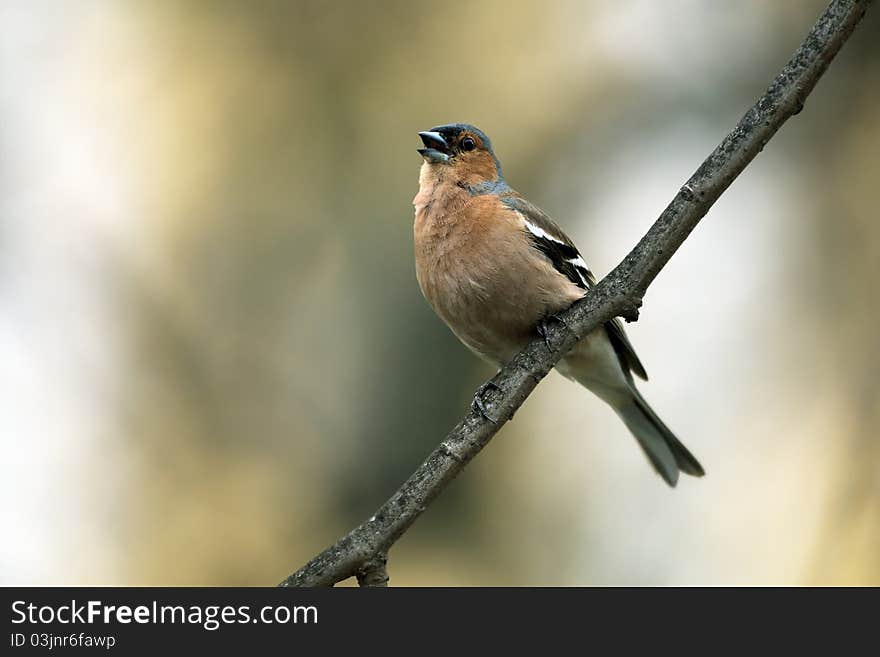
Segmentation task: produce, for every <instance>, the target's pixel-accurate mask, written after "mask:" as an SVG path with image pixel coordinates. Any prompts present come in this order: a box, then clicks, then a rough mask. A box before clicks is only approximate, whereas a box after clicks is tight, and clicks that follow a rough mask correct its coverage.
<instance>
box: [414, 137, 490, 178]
mask: <svg viewBox="0 0 880 657" xmlns="http://www.w3.org/2000/svg"><path fill="white" fill-rule="evenodd" d="M419 137H421V138H422V143H423V144H424V145H425V147H424V148H420V149H418V151H419V154H420V155H421V156H422V157H423V158H424V160H425V164H424V166H425V167H428V168H429V169H432V170H435V172H436V173H437V174H438V175H442V176H443V177H444V178H445V177H447V176H446V174H447V173H448V174H451V176H452V177H454V178H455V179H456V181H458V182H461V183H463V184H465V185H479V184H481V183H491V182H495V181H498V180H501V179H502V177H501V164H500V163H499V162H498V158H497V157H495V153H494V151H493V150H492V143H491V142H490V141H489V138H488V137H487V136H486V134H485V133H484V132H483V131H482V130H480V129H479V128H476V127H474V126H472V125H468V124H467V123H451V124H449V125H440V126H437V127H434V128H431V129H430V130H426V131H425V132H420V133H419Z"/></svg>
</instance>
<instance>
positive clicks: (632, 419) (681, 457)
mask: <svg viewBox="0 0 880 657" xmlns="http://www.w3.org/2000/svg"><path fill="white" fill-rule="evenodd" d="M630 387H631V389H632V397H631V398H630V399H629V400H628V401H626V402H624V403H622V404H616V405H615V409H614V410H616V411H617V414H618V415H619V416H620V418H621V419H622V420H623V421H624V423H625V424H626V426H627V428H629V430H630V431H631V432H632V434H633V435H634V436H635V437H636V440H638V441H639V445H641V447H642V449H643V450H644V451H645V455H646V456H647V457H648V460H649V461H650V462H651V465H653V466H654V469H655V470H657V472H658V473H659V474H660V476H661V477H663V479H664V480H665V481H666V483H667V484H669V485H670V486H675V484H676V483H677V482H678V473H679V471H681V472H684V473H687V474H689V475H693V476H695V477H702V476H703V475H704V474H705V472H704V471H703V466H701V465H700V463H699V461H697V459H696V458H694V455H693V454H691V453H690V452H689V451H688V448H687V447H685V446H684V445H682V444H681V441H680V440H679V439H678V438H676V437H675V434H673V433H672V432H671V431H670V430H669V427H667V426H666V425H665V424H663V421H662V420H661V419H660V418H659V417H657V414H656V413H655V412H654V411H653V409H652V408H651V407H650V406H648V402H646V401H645V399H644V397H642V395H641V393H639V391H638V390H636V389H635V386H630Z"/></svg>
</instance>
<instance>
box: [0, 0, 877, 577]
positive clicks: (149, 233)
mask: <svg viewBox="0 0 880 657" xmlns="http://www.w3.org/2000/svg"><path fill="white" fill-rule="evenodd" d="M824 5H825V2H824V1H823V0H809V1H808V0H785V1H780V2H773V3H769V2H760V1H759V0H750V1H742V2H732V1H731V2H723V3H720V2H711V1H709V0H703V1H697V0H675V1H674V2H669V3H656V2H651V1H650V0H639V1H632V0H631V1H628V2H619V3H606V2H574V1H572V2H554V3H545V2H538V1H534V2H525V1H523V2H517V3H515V4H510V3H508V2H504V1H502V0H497V1H494V0H489V1H482V2H479V3H473V2H464V1H460V2H459V1H450V2H446V3H444V5H443V7H442V8H438V5H437V4H436V3H430V2H411V1H409V0H400V1H386V2H382V3H364V2H356V1H354V0H352V1H349V2H334V3H325V2H318V1H298V2H258V3H242V2H214V3H202V2H174V3H170V2H166V3H145V2H134V1H131V2H117V1H115V0H93V1H89V2H78V3H59V2H54V1H45V0H31V1H28V2H23V1H22V2H15V1H13V2H4V3H3V4H2V6H0V81H2V82H0V154H2V155H0V363H2V367H0V398H2V400H3V401H2V413H0V439H2V450H3V454H2V464H0V493H2V507H0V523H2V526H3V534H4V540H3V541H2V542H0V583H2V584H156V585H171V584H180V585H184V584H191V585H245V584H248V585H272V584H275V583H277V582H278V581H280V580H281V579H283V578H284V577H285V576H286V575H288V574H289V573H290V572H292V571H293V570H295V569H296V568H298V567H299V566H301V565H302V564H303V563H305V562H306V561H307V560H308V559H309V558H311V557H312V556H313V555H314V554H315V553H317V552H318V551H320V550H321V549H323V548H324V547H326V546H327V545H328V544H330V543H332V542H333V541H335V540H336V539H337V538H338V537H339V536H340V535H341V534H343V533H344V532H345V531H347V530H348V529H349V528H351V527H352V526H353V525H355V524H356V523H359V522H360V521H361V520H363V519H365V518H366V517H368V516H369V515H370V514H371V513H372V512H373V510H374V509H375V508H377V507H378V506H379V505H380V504H381V503H382V502H383V501H384V500H385V499H386V498H387V497H388V496H389V495H390V494H391V493H392V492H393V490H394V489H395V488H396V487H397V486H398V485H399V484H400V483H401V482H402V481H403V479H404V478H406V477H407V476H408V475H409V474H410V472H411V471H412V470H413V469H415V467H416V466H417V465H418V464H419V463H420V462H421V461H422V459H423V458H424V457H425V456H426V455H427V454H428V452H429V451H430V450H431V449H432V448H433V447H434V446H436V444H437V443H438V442H439V441H440V440H441V439H442V437H443V436H444V435H445V433H446V431H447V430H448V429H449V428H451V427H452V426H453V425H454V424H455V422H456V421H457V420H458V419H459V418H460V417H461V416H462V415H463V413H464V412H465V411H466V409H467V408H468V404H469V401H470V399H471V396H472V394H473V391H474V389H475V388H476V387H477V386H478V385H479V383H481V382H482V381H483V380H485V379H486V378H488V377H489V376H491V374H492V370H491V369H490V368H489V367H488V366H486V365H484V364H482V363H481V362H480V361H478V360H477V359H476V358H475V357H473V356H472V355H471V354H470V353H469V352H467V351H466V350H465V348H464V347H462V346H461V345H460V344H459V343H458V341H457V340H456V339H455V338H454V337H453V336H452V334H451V333H450V332H449V331H448V330H447V329H446V328H445V326H444V325H443V324H442V323H441V322H440V321H439V320H438V319H437V318H435V316H434V315H433V313H432V312H431V311H430V309H429V308H428V306H427V304H426V303H425V302H424V300H423V299H422V297H421V295H420V292H419V289H418V286H417V283H416V279H415V274H414V268H413V254H412V218H413V210H412V205H411V201H412V197H413V196H414V195H415V193H416V190H417V187H418V183H417V179H418V169H419V165H420V159H419V157H418V155H417V154H416V152H415V149H416V148H417V147H419V146H420V143H419V140H418V138H417V136H416V132H417V131H419V130H425V129H427V128H430V127H431V126H433V125H436V124H439V123H447V122H454V121H466V122H472V123H474V124H476V125H478V126H479V127H481V128H482V129H484V130H485V131H486V132H487V133H488V134H489V135H490V136H491V137H492V139H493V142H494V144H495V147H496V151H497V153H498V155H499V157H500V159H501V161H502V163H503V164H504V168H505V173H506V176H507V179H508V181H509V182H510V183H511V184H512V185H513V186H514V187H515V188H517V189H518V190H519V191H521V192H522V193H524V194H525V195H526V196H527V197H529V198H530V199H532V200H533V201H535V202H536V203H537V204H538V205H540V206H542V207H543V208H544V209H545V210H546V211H547V212H548V213H550V214H551V215H552V216H554V217H555V218H557V220H558V221H559V222H560V223H561V224H562V225H563V226H564V227H565V228H566V229H567V230H568V232H569V233H570V234H571V236H572V237H573V238H574V240H575V242H576V243H577V244H578V245H579V246H580V248H581V251H582V252H583V254H584V256H585V258H586V259H587V261H588V262H589V263H590V265H591V267H592V269H593V270H594V271H595V272H596V273H597V275H599V276H601V275H603V274H604V273H606V272H607V271H608V270H609V269H611V268H612V267H613V266H614V265H615V264H617V262H619V261H620V259H621V258H622V257H623V256H624V255H625V254H626V253H627V252H628V250H629V249H630V248H631V247H632V246H633V245H634V244H635V243H636V241H637V240H638V238H639V237H640V236H641V235H642V234H643V233H644V232H645V231H646V230H647V229H648V227H649V226H650V224H651V223H652V222H653V221H654V219H655V218H656V217H657V216H658V215H659V213H660V212H661V211H662V209H663V208H664V207H665V206H666V204H667V203H668V202H669V200H670V199H671V198H672V196H673V194H674V193H675V191H676V190H677V189H678V187H679V186H680V185H681V184H682V183H683V182H684V181H685V180H686V179H687V178H688V176H689V175H690V174H691V173H692V172H693V171H694V170H695V168H696V167H697V165H698V164H699V163H700V162H701V161H702V159H703V158H704V157H705V156H706V155H707V154H708V153H709V152H710V151H711V150H712V148H714V146H715V145H716V144H717V143H718V142H719V141H720V140H721V138H722V137H723V136H724V135H725V134H726V132H727V131H728V130H729V129H730V128H732V127H733V125H734V124H735V122H736V121H737V120H738V119H739V118H740V116H741V115H742V114H743V113H744V111H745V110H746V109H747V108H748V107H749V106H750V105H751V104H752V103H753V102H754V100H755V99H756V98H757V97H758V96H759V95H760V94H761V93H762V92H763V90H764V89H765V87H766V85H767V84H768V83H769V81H770V80H771V79H772V78H773V76H775V74H776V73H777V72H778V70H779V69H780V68H781V67H782V66H783V65H784V63H785V62H786V61H787V59H788V57H789V56H790V54H791V53H792V52H793V51H794V49H795V48H796V47H797V45H798V44H799V43H800V41H801V39H802V38H803V36H804V35H805V34H806V32H807V31H808V29H809V27H810V26H811V25H812V24H813V22H814V21H815V19H816V17H817V16H818V15H819V13H820V12H821V10H822V9H823V7H824ZM878 10H880V8H877V7H875V8H874V10H873V11H872V12H869V13H868V16H867V17H866V19H865V20H864V22H863V23H862V24H861V26H860V27H859V28H858V30H857V31H856V33H855V34H854V36H853V38H852V39H851V41H850V42H849V43H847V44H846V46H845V48H844V49H843V51H842V52H841V54H840V56H839V57H838V59H837V60H836V61H835V62H834V64H833V65H832V67H831V69H830V71H829V73H828V75H827V76H826V77H825V78H823V79H822V80H821V81H820V83H819V85H818V87H817V89H816V90H815V92H814V93H813V94H812V95H811V96H810V98H809V99H808V101H807V104H806V107H805V111H804V112H803V113H802V114H800V115H799V116H797V117H796V118H794V119H793V120H792V121H791V122H790V123H789V124H787V125H786V126H785V127H784V128H783V129H782V131H781V132H780V133H779V134H778V135H777V136H776V138H774V139H773V141H772V142H771V143H770V144H769V146H768V147H767V149H766V150H765V151H764V152H763V153H762V154H761V155H760V156H759V157H758V158H757V160H756V161H755V162H754V163H753V164H752V165H751V166H750V167H749V168H748V169H747V170H746V172H745V173H744V174H743V175H742V177H741V178H740V179H739V180H737V181H736V183H735V184H734V185H733V187H732V188H731V189H730V190H729V192H728V193H726V194H725V195H724V196H723V197H722V198H721V199H720V201H719V202H718V203H717V205H716V206H715V208H713V209H712V211H711V212H710V213H709V215H708V216H707V217H706V219H705V220H704V221H703V223H701V224H700V226H699V227H698V229H697V230H696V231H695V232H694V234H693V235H692V236H691V238H690V239H689V240H688V241H687V242H686V243H685V244H684V246H683V247H682V248H681V250H680V251H679V252H678V253H677V254H676V255H675V257H674V258H673V259H672V261H671V262H670V263H669V265H668V266H667V267H666V269H664V270H663V271H662V272H661V274H660V275H659V276H658V278H657V280H656V281H655V283H654V284H653V285H652V287H651V288H650V290H649V292H648V295H647V297H646V298H645V303H644V307H643V309H642V315H641V319H640V321H639V322H638V323H637V324H633V325H630V326H629V327H628V331H629V334H630V337H631V339H632V341H633V343H634V344H635V345H636V347H637V349H638V351H639V354H640V356H641V358H642V360H643V361H644V363H645V364H646V367H647V369H648V372H649V374H650V375H651V381H650V383H648V384H644V385H642V387H641V389H642V391H643V392H644V394H645V396H646V397H647V398H648V399H649V400H650V401H651V403H652V404H653V405H654V407H655V408H656V409H657V410H658V412H659V414H660V415H661V416H662V417H663V418H664V419H665V421H666V422H667V423H668V424H669V425H670V426H671V427H672V428H673V429H674V430H675V431H676V433H678V435H679V436H680V437H681V438H682V439H683V441H684V442H685V443H686V444H687V445H688V446H689V447H690V448H691V449H692V450H693V451H694V453H695V454H696V455H697V456H698V457H699V458H700V460H701V461H702V463H703V465H704V466H705V467H706V470H707V472H708V475H707V476H706V477H705V479H702V480H694V479H691V478H684V479H683V480H682V481H681V483H680V484H679V487H678V488H677V489H676V490H670V489H668V488H667V487H666V485H665V484H663V482H662V481H661V480H660V479H659V478H658V477H657V476H655V475H654V474H653V472H652V470H651V468H650V467H649V466H648V464H647V462H646V461H645V459H644V457H643V456H642V454H641V452H640V450H639V449H638V447H637V446H636V443H635V441H634V440H633V439H632V437H631V436H630V435H629V434H628V433H627V431H626V429H625V428H624V426H623V424H622V423H621V422H620V421H619V420H618V419H617V417H616V416H614V414H613V413H612V412H611V411H610V410H609V409H608V408H607V407H605V406H604V405H603V404H602V403H601V402H599V401H598V400H597V399H596V398H594V397H592V396H591V395H589V394H588V393H586V392H585V391H584V390H581V389H580V388H578V387H576V386H574V385H572V384H570V383H569V382H568V381H566V380H564V379H563V378H562V377H560V376H558V375H556V374H551V376H550V377H548V378H547V379H546V380H545V381H544V382H543V383H542V384H541V385H540V386H539V388H538V389H537V390H536V392H535V394H534V395H532V397H531V398H530V399H529V400H528V401H527V403H526V405H525V407H524V408H523V409H521V410H520V411H519V413H518V414H517V416H516V419H515V421H514V422H512V423H511V424H509V425H507V426H506V427H505V428H504V429H503V431H502V432H501V433H500V435H499V436H497V437H496V439H495V440H494V441H493V442H492V443H491V444H490V446H489V447H488V448H487V449H486V451H485V452H484V453H483V454H481V455H480V456H479V457H478V459H477V460H476V461H475V462H474V463H473V464H472V465H471V466H470V467H469V468H468V469H467V470H466V471H465V473H464V475H463V476H461V477H460V478H459V479H458V480H456V481H455V483H454V484H453V485H452V486H451V488H450V489H448V490H447V492H446V493H445V494H444V495H443V496H442V497H441V498H440V499H439V500H438V501H437V503H436V504H435V505H434V506H433V507H432V508H431V509H430V511H429V512H428V513H427V514H426V515H425V516H424V517H423V518H422V519H421V520H420V521H419V522H418V523H417V524H416V525H415V526H414V527H413V529H412V530H411V531H410V532H409V533H408V534H407V535H406V536H405V537H404V538H403V539H402V540H401V541H400V542H399V543H398V544H397V545H396V546H395V547H394V549H393V550H392V552H391V560H390V575H391V583H392V585H419V584H436V585H589V584H621V585H639V584H645V585H678V584H880V441H878V426H880V350H878V338H877V328H876V327H877V326H878V323H880V308H878V304H877V284H878V282H880V221H877V219H878V210H877V206H878V201H880V185H878V182H880V156H878V153H880V126H878V124H877V120H876V119H877V116H880V87H878V85H877V84H876V82H877V80H878V79H880V38H878V33H880V11H878Z"/></svg>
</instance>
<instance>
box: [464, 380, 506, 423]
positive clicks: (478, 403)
mask: <svg viewBox="0 0 880 657" xmlns="http://www.w3.org/2000/svg"><path fill="white" fill-rule="evenodd" d="M492 388H494V389H495V390H497V391H498V392H501V388H499V387H498V384H496V383H495V380H494V379H490V380H489V381H486V383H484V384H483V385H481V386H480V387H479V388H477V392H476V394H475V395H474V400H473V401H472V402H471V410H472V411H473V412H474V413H476V414H477V415H482V416H483V417H484V418H486V419H487V420H489V422H491V423H492V424H498V420H497V419H496V418H494V417H492V416H491V415H489V411H488V410H486V405H485V404H484V403H483V395H484V394H485V393H486V391H487V390H491V389H492Z"/></svg>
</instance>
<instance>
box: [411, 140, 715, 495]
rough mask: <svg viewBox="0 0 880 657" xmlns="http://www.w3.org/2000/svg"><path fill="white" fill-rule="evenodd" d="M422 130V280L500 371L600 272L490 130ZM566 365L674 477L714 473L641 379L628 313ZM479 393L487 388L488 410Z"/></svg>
mask: <svg viewBox="0 0 880 657" xmlns="http://www.w3.org/2000/svg"><path fill="white" fill-rule="evenodd" d="M418 135H419V137H420V138H421V141H422V144H423V146H424V147H423V148H419V149H418V153H419V154H420V155H421V156H422V164H421V168H420V170H419V190H418V192H417V194H416V195H415V198H413V206H414V209H415V220H414V223H413V238H414V246H415V264H416V278H417V279H418V283H419V287H420V289H421V291H422V294H423V296H424V297H425V299H426V300H427V302H428V304H429V305H430V306H431V308H432V309H433V310H434V312H435V313H436V314H437V315H438V316H439V318H440V319H441V320H443V322H445V323H446V325H447V326H448V327H449V328H450V329H451V330H452V332H453V333H454V334H455V336H456V337H457V338H458V339H459V340H460V341H461V342H462V343H464V345H465V346H466V347H468V348H469V349H470V350H471V351H473V352H474V353H475V354H476V355H477V356H479V357H480V358H482V359H483V360H485V361H487V362H489V363H490V364H492V365H493V366H495V367H497V368H499V369H500V368H501V367H503V366H504V365H505V364H506V363H507V362H508V361H509V360H511V359H512V358H513V357H514V356H515V355H516V354H517V353H518V352H519V351H520V350H522V349H523V348H524V347H525V346H526V344H527V343H528V342H529V341H530V340H531V339H533V338H534V337H535V336H536V335H537V334H538V333H539V332H540V329H541V327H542V326H546V323H545V322H546V321H547V320H548V318H552V317H554V316H555V315H556V314H557V313H559V312H561V311H563V310H565V309H566V308H568V307H569V306H570V305H571V304H572V303H574V302H575V301H577V300H578V299H580V298H581V297H583V296H584V294H586V292H587V290H589V289H590V288H591V287H593V286H594V285H596V278H595V277H594V276H593V273H592V272H591V271H590V269H589V268H588V267H587V264H586V262H585V260H584V258H583V256H581V253H580V251H578V249H577V247H576V246H575V245H574V242H572V240H571V239H570V238H569V237H568V236H567V235H566V234H565V232H564V231H563V230H562V228H560V227H559V226H558V225H557V224H556V222H554V221H553V220H552V219H551V218H550V217H549V216H548V215H547V214H546V213H545V212H544V211H543V210H541V209H540V208H538V207H537V206H536V205H534V204H533V203H531V202H529V201H528V200H527V199H526V198H524V197H523V196H522V195H520V194H519V193H517V192H516V191H515V190H514V189H513V188H511V187H510V186H509V185H508V184H507V181H506V180H505V179H504V176H503V174H502V171H501V163H500V162H499V161H498V157H497V156H496V155H495V151H494V150H493V148H492V143H491V141H490V140H489V138H488V137H487V136H486V134H485V133H484V132H483V131H482V130H480V129H478V128H477V127H475V126H473V125H470V124H467V123H451V124H447V125H440V126H435V127H433V128H431V129H430V130H426V131H423V132H419V133H418ZM556 370H557V371H558V372H559V373H561V374H562V375H563V376H564V377H566V378H568V379H570V380H572V381H575V382H576V383H579V384H580V385H582V386H583V387H585V388H587V389H588V390H589V391H590V392H592V393H594V394H595V395H596V396H598V397H599V398H600V399H601V400H602V401H604V402H605V403H607V404H608V405H609V406H611V408H612V409H613V410H614V412H615V413H616V414H617V415H618V416H619V417H620V419H621V420H623V423H624V424H625V425H626V427H627V428H628V429H629V431H630V432H631V433H632V434H633V436H635V438H636V441H637V442H638V444H639V445H640V446H641V448H642V450H643V451H644V453H645V455H646V456H647V458H648V461H649V462H650V463H651V465H653V467H654V469H655V470H656V472H657V473H658V474H659V475H660V476H661V477H662V478H663V480H665V481H666V483H667V484H669V485H670V486H675V485H676V483H677V482H678V479H679V473H680V472H684V473H686V474H689V475H692V476H695V477H702V476H703V475H704V474H705V472H704V470H703V467H702V466H701V465H700V463H699V461H697V459H696V458H695V457H694V456H693V454H691V453H690V451H688V449H687V448H686V447H685V446H684V445H683V444H682V443H681V441H680V440H679V439H678V438H677V437H676V436H675V434H673V433H672V431H671V430H670V429H669V428H668V427H667V426H666V425H665V424H664V423H663V421H662V420H661V419H660V418H659V417H658V415H657V414H656V413H655V412H654V410H653V409H652V408H651V407H650V405H648V402H647V401H645V398H644V397H643V396H642V394H641V393H640V392H639V390H638V389H637V388H636V385H635V381H634V378H633V376H634V375H635V376H636V377H638V378H640V379H642V380H645V381H647V379H648V375H647V373H646V371H645V368H644V366H643V365H642V362H641V361H640V360H639V357H638V356H637V355H636V352H635V349H634V348H633V346H632V344H631V343H630V341H629V338H627V335H626V333H625V331H624V328H623V324H622V323H621V321H620V320H619V319H617V318H614V319H612V320H611V321H609V322H606V323H605V324H604V325H603V326H601V327H599V328H597V329H596V330H594V331H593V332H592V333H590V334H588V335H586V336H583V337H582V338H581V339H580V340H579V341H578V342H577V344H576V345H575V346H574V347H573V348H572V350H571V351H570V352H569V353H568V354H567V355H566V356H565V357H563V358H562V359H561V360H560V361H559V362H558V363H557V365H556ZM479 401H480V392H479V391H478V393H477V396H476V397H475V404H477V406H478V407H479V409H480V410H482V411H483V414H484V415H486V413H485V410H484V409H483V406H482V405H481V404H480V403H479ZM489 419H492V418H489Z"/></svg>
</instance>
